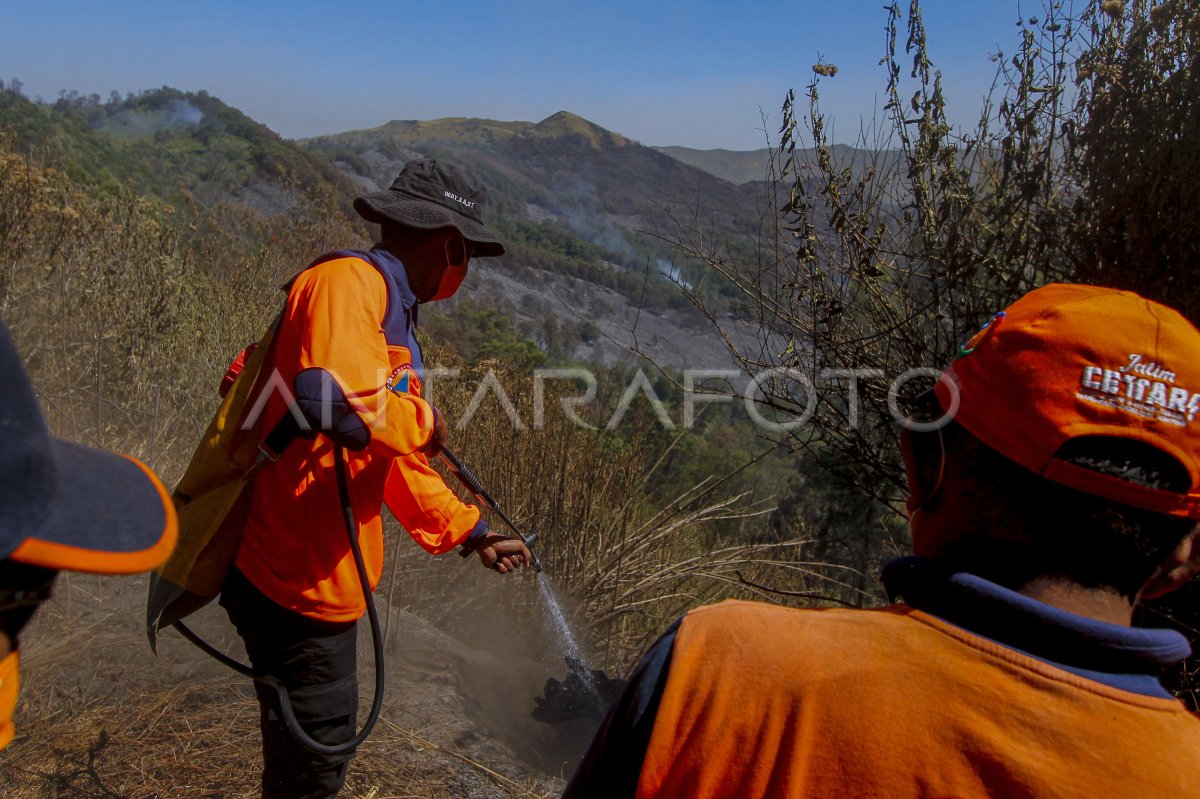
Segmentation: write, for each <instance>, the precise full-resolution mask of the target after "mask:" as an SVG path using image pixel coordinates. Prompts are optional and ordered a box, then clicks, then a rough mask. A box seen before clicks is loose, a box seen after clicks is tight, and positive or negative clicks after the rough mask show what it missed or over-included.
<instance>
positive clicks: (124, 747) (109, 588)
mask: <svg viewBox="0 0 1200 799" xmlns="http://www.w3.org/2000/svg"><path fill="white" fill-rule="evenodd" d="M431 560H432V559H431ZM439 560H440V559H439ZM456 560H457V559H456ZM448 567H449V565H448V566H447V567H443V568H448ZM460 570H461V566H460V567H459V569H456V571H460ZM487 577H488V575H486V574H485V575H484V578H485V579H486V578H487ZM145 590H146V580H145V578H144V577H142V578H138V579H113V578H97V577H89V576H84V575H78V574H73V575H68V574H64V575H62V576H61V577H60V578H59V584H58V586H57V588H56V591H55V597H54V599H53V600H52V601H51V602H49V603H47V605H45V606H44V607H43V608H42V609H41V610H40V611H39V613H38V616H37V617H36V618H35V620H34V622H33V623H32V624H31V625H30V627H29V628H28V630H27V631H26V633H25V634H24V635H23V636H22V641H21V645H22V646H21V654H22V680H23V686H22V692H21V699H20V704H19V706H18V709H17V716H16V722H17V735H18V737H17V739H16V740H15V741H14V742H13V744H12V745H10V746H9V747H8V748H7V749H6V750H5V751H4V752H3V753H0V787H2V790H0V793H2V795H3V796H4V797H6V798H7V799H34V798H35V797H36V798H37V799H43V798H48V797H66V796H72V797H95V798H96V799H117V797H120V798H121V799H151V797H153V798H154V799H167V798H168V797H181V798H182V797H189V798H190V797H206V798H210V799H217V798H218V797H229V798H230V799H233V798H234V797H254V796H257V782H258V773H259V769H260V767H261V766H260V757H259V738H258V730H257V726H258V708H257V703H256V702H255V701H254V698H253V690H252V688H251V686H250V684H249V681H248V680H246V679H244V678H242V677H240V676H238V675H235V674H232V673H230V672H228V671H226V670H225V669H224V668H223V667H222V666H220V665H219V664H217V663H215V662H213V661H211V660H209V659H208V658H207V657H206V656H204V655H202V654H201V653H199V651H198V650H196V649H195V648H193V647H192V646H191V645H190V644H188V643H187V642H186V641H184V640H183V639H181V638H180V637H179V636H178V635H177V634H176V633H175V632H174V631H167V632H165V633H164V634H163V635H162V636H161V638H160V645H159V654H158V656H157V657H155V656H154V655H153V654H152V653H151V651H150V649H149V646H148V645H147V642H146V639H145V637H144V635H143V632H142V630H143V617H144V609H143V607H144V597H145ZM493 590H494V589H493ZM499 590H504V591H508V592H510V593H514V592H518V591H521V590H523V586H521V585H520V584H516V583H514V582H509V583H508V584H506V585H504V586H503V587H502V588H500V589H499ZM397 593H399V592H397ZM475 599H476V600H478V597H476V598H475ZM381 600H382V602H383V603H384V604H386V602H387V598H386V594H385V595H384V596H382V597H381ZM467 607H470V606H469V605H467ZM383 613H384V615H385V616H386V617H388V644H387V656H388V660H387V663H388V688H387V693H386V696H385V705H384V712H383V715H382V718H381V720H380V722H379V725H378V726H377V727H376V728H375V732H374V734H373V735H372V736H371V738H370V739H369V740H368V741H367V743H366V744H364V745H363V746H362V748H361V749H360V750H359V753H358V756H357V757H356V759H355V761H354V763H353V765H352V766H351V772H350V779H349V782H348V784H347V787H346V789H345V790H344V791H343V792H342V796H343V797H352V798H353V799H399V798H400V797H421V798H422V799H441V798H442V797H456V798H458V797H472V798H474V797H478V798H479V799H507V798H509V797H549V796H555V795H557V794H558V793H559V792H560V791H561V788H562V786H563V779H562V777H563V776H564V775H567V776H569V774H570V771H571V769H572V768H573V767H574V764H575V762H577V759H578V757H579V755H580V754H581V752H582V749H583V747H584V746H586V742H587V740H588V739H589V738H590V736H591V733H592V731H593V729H594V727H595V722H594V721H591V722H589V721H586V720H582V721H576V722H572V723H571V724H568V725H546V724H544V723H542V722H538V721H535V720H534V719H533V718H532V716H531V712H532V710H533V708H534V706H535V703H534V697H535V696H536V695H537V694H538V693H539V691H540V690H541V689H542V687H543V685H544V683H545V680H546V678H547V676H550V675H551V674H552V673H553V672H555V671H557V672H558V673H559V676H562V672H564V671H565V667H564V666H562V665H561V664H554V663H553V662H552V660H553V658H547V657H544V656H543V657H541V658H538V657H535V656H533V655H531V653H534V652H539V651H541V649H542V646H543V645H542V643H541V640H540V638H539V636H537V635H534V634H533V633H532V632H531V633H530V635H531V636H532V637H533V638H535V639H537V640H535V641H533V642H531V641H522V640H520V639H521V637H522V635H523V633H522V630H531V629H532V627H533V626H535V625H531V624H530V620H529V619H524V620H523V624H519V625H518V624H513V623H510V624H507V625H498V626H497V627H496V633H497V636H498V637H499V638H500V639H501V640H503V641H507V646H500V647H497V646H496V645H495V644H496V638H497V636H492V637H489V636H486V635H477V636H471V637H470V638H469V639H468V640H469V642H468V641H464V640H461V639H460V638H456V637H454V636H452V635H450V634H448V633H447V632H444V631H443V630H440V629H439V628H438V627H437V626H435V625H434V624H433V623H431V620H430V619H429V618H428V616H426V617H422V616H419V615H417V614H416V613H414V612H410V611H407V610H402V609H400V608H398V607H394V606H393V607H390V608H385V609H384V611H383ZM193 619H194V622H195V623H194V625H193V626H194V627H195V628H196V629H197V630H198V631H199V632H200V633H201V634H202V635H204V636H205V637H206V638H208V639H209V640H210V641H212V642H213V643H215V644H217V645H218V646H220V647H221V648H222V649H224V650H225V651H228V652H230V653H231V654H235V655H236V656H239V657H241V656H243V651H242V649H241V646H240V642H239V641H238V639H237V636H236V635H235V634H234V633H233V631H232V628H231V627H230V625H229V623H228V621H227V620H226V619H225V617H224V613H223V611H221V610H220V608H217V607H215V606H214V607H210V608H206V609H205V610H203V611H201V613H199V614H197V616H195V617H193ZM443 626H448V627H449V628H451V629H453V628H454V627H455V626H458V627H461V626H462V625H461V624H459V625H443ZM460 635H461V633H460ZM359 639H360V643H359V662H360V664H362V666H363V671H362V673H361V674H360V682H361V684H362V690H363V695H362V697H361V701H362V707H364V708H366V707H369V703H370V701H371V691H372V689H373V682H374V675H373V673H372V669H371V668H370V663H371V652H370V639H369V633H368V632H367V630H366V629H365V627H364V628H361V629H360V636H359ZM506 649H507V650H508V651H505V650H506ZM514 653H519V654H514ZM364 712H365V711H364Z"/></svg>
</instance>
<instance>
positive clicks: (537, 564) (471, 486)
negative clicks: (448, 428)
mask: <svg viewBox="0 0 1200 799" xmlns="http://www.w3.org/2000/svg"><path fill="white" fill-rule="evenodd" d="M439 454H440V455H441V456H442V460H443V461H445V463H446V465H447V466H449V467H450V471H452V472H454V476H455V477H457V478H458V480H459V482H460V483H462V484H463V485H464V486H466V487H467V490H468V491H470V492H471V493H472V494H474V495H475V496H476V497H478V498H479V501H480V502H482V503H483V504H484V505H487V506H488V508H489V509H490V510H491V511H492V512H493V513H495V514H496V515H497V516H499V517H500V519H501V520H502V521H503V522H504V524H505V525H506V526H507V527H508V529H509V530H511V531H512V532H513V534H514V535H515V536H516V537H517V538H519V539H521V541H522V543H524V544H525V546H526V547H528V548H529V555H530V557H531V558H533V570H534V571H535V572H540V571H541V570H542V562H541V561H540V560H538V556H537V554H536V553H535V552H534V551H533V545H534V544H535V543H536V542H537V534H536V533H530V534H529V535H526V534H525V533H523V532H521V531H520V530H519V529H518V528H517V525H515V524H513V520H512V519H510V518H508V514H506V513H505V512H504V511H503V510H501V509H500V503H499V502H497V501H496V500H495V499H493V498H492V495H491V494H489V493H488V490H487V489H486V488H484V487H483V482H482V481H481V480H480V479H479V478H478V477H477V476H476V475H475V472H474V471H472V470H471V467H470V466H467V465H466V464H465V463H463V462H462V461H461V460H459V459H458V456H457V455H455V454H454V453H453V452H451V451H450V450H449V449H447V448H446V447H442V449H441V450H440V452H439ZM470 554H471V553H470V552H469V551H466V550H464V551H463V552H462V556H463V557H464V558H465V557H466V556H468V555H470Z"/></svg>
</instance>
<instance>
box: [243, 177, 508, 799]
mask: <svg viewBox="0 0 1200 799" xmlns="http://www.w3.org/2000/svg"><path fill="white" fill-rule="evenodd" d="M486 203H487V189H486V188H485V186H484V185H483V183H482V182H481V181H480V180H479V179H478V178H477V177H475V176H474V175H473V174H471V173H470V172H468V171H467V170H465V169H462V168H461V167H458V166H455V165H453V164H448V163H446V162H444V161H439V160H437V159H431V158H426V159H418V160H414V161H410V162H409V163H407V164H406V165H405V166H404V168H403V169H402V170H401V172H400V174H399V176H397V178H396V180H395V181H394V182H393V183H392V185H391V186H390V187H389V188H388V189H387V190H385V191H380V192H375V193H372V194H367V195H365V196H363V197H359V198H358V199H357V200H355V203H354V207H355V209H356V210H357V211H358V212H359V214H360V215H362V216H363V217H364V218H365V219H367V220H368V221H370V222H375V223H378V224H379V225H380V231H381V236H380V243H379V244H378V245H376V246H375V247H374V248H373V249H371V250H370V251H339V252H334V253H329V254H327V255H324V256H322V257H321V258H318V259H317V260H316V261H315V262H314V263H313V264H311V265H309V266H308V267H307V268H306V269H305V270H303V271H302V272H301V273H300V274H299V275H297V276H296V277H295V278H294V279H293V280H292V281H291V283H290V284H289V285H288V287H287V288H288V296H287V302H286V305H285V308H284V311H283V316H282V317H281V320H280V322H279V326H278V328H277V330H276V333H275V336H274V339H273V341H272V343H271V344H270V347H271V350H270V352H269V354H268V356H267V360H266V361H265V362H264V366H263V368H264V370H267V371H268V372H269V373H271V374H272V376H273V378H275V382H276V384H277V385H282V386H285V387H289V388H294V389H295V393H294V394H289V392H287V391H278V392H272V393H271V394H270V395H269V397H268V400H267V402H266V404H265V410H264V413H265V414H266V416H265V418H266V420H267V424H268V428H269V427H270V426H272V425H274V424H276V421H277V420H280V419H282V418H284V417H285V416H286V415H287V414H289V413H291V412H292V410H293V408H292V406H291V402H292V400H296V401H298V402H299V403H300V404H301V405H303V404H304V403H305V402H306V397H311V398H316V400H314V401H318V404H319V399H320V398H321V397H322V396H328V395H332V394H338V395H339V396H342V397H344V398H345V400H346V403H345V404H346V408H343V409H341V410H339V411H337V413H338V418H339V419H340V421H339V422H338V423H337V424H336V425H335V427H337V430H327V431H325V432H324V433H323V434H322V435H319V436H315V437H310V438H303V439H297V440H295V441H293V442H292V443H291V444H289V445H288V446H287V447H286V449H284V451H283V452H281V453H279V457H278V459H277V460H276V461H275V462H273V463H270V464H269V465H267V466H265V467H264V468H262V469H261V470H259V471H258V472H257V473H256V474H255V476H254V480H253V483H252V484H251V485H250V487H249V494H250V496H249V499H248V502H249V511H248V515H247V520H246V523H245V527H244V533H243V536H242V540H241V544H240V548H239V550H238V553H237V557H236V561H235V565H234V568H233V569H232V570H231V572H230V574H229V576H228V578H227V579H226V581H225V583H224V586H223V588H222V590H221V599H220V602H221V605H222V606H224V607H225V609H226V611H227V612H228V614H229V618H230V620H231V621H232V622H233V623H234V625H235V626H236V627H237V630H238V633H239V635H241V637H242V640H243V641H244V643H245V645H246V651H247V654H248V655H249V657H250V661H251V663H252V664H253V666H254V668H255V670H256V671H258V672H259V673H261V674H266V675H270V676H272V677H274V678H276V679H278V680H279V681H281V682H282V683H283V684H284V686H285V687H286V688H287V692H288V695H289V697H290V700H291V705H292V709H293V710H294V711H295V714H296V718H297V719H298V720H299V722H300V726H301V728H302V729H303V730H304V731H305V732H306V733H307V734H308V735H309V736H311V737H312V738H313V739H315V740H316V741H318V742H319V743H321V744H325V745H341V744H344V743H346V742H347V741H349V740H350V739H351V738H353V737H354V734H355V727H356V717H357V707H358V679H357V662H356V640H357V638H356V635H357V634H356V623H357V621H358V619H359V618H360V617H361V616H362V615H363V613H364V611H365V609H366V597H365V596H364V595H363V588H362V585H361V583H360V580H359V575H358V570H357V568H356V565H355V561H354V558H353V556H352V552H351V549H350V545H349V541H348V540H347V534H346V527H345V518H344V516H343V505H342V500H341V496H340V492H339V488H338V474H337V465H336V460H335V455H334V448H335V446H345V447H346V448H347V449H349V450H351V451H350V452H349V453H348V455H347V459H346V467H347V473H348V495H349V498H350V500H351V502H352V503H353V507H352V508H351V515H352V517H353V521H354V523H355V524H356V525H357V528H358V540H359V545H360V548H361V550H362V556H363V561H364V565H365V567H366V572H367V577H368V581H369V585H370V588H371V589H374V587H375V586H376V585H377V583H378V581H379V577H380V574H381V572H382V568H383V524H382V519H381V516H380V510H381V506H382V505H383V504H386V505H387V506H388V508H389V509H390V510H391V512H392V514H393V515H394V516H395V517H396V518H397V519H398V520H399V521H400V523H401V525H402V526H403V527H404V529H405V530H406V531H407V532H408V533H409V535H410V536H412V537H413V539H414V540H416V541H417V543H418V544H420V546H422V547H423V548H424V549H426V550H427V551H429V552H430V553H432V554H441V553H444V552H448V551H451V550H453V549H455V548H459V549H460V551H462V552H464V554H466V553H469V552H477V553H478V554H479V558H480V561H481V562H482V564H483V565H484V566H486V567H489V568H494V569H496V570H497V571H499V572H500V573H502V574H503V573H506V572H511V571H512V570H514V569H516V568H517V567H519V566H521V565H524V564H527V563H528V562H529V559H530V557H531V556H530V553H529V550H528V548H527V547H526V546H525V544H524V543H523V542H521V541H520V540H518V539H512V538H509V537H508V536H503V535H499V534H496V533H494V532H492V531H491V530H490V529H489V527H488V525H487V523H486V522H485V521H484V520H483V519H482V518H481V517H480V511H479V508H478V507H476V506H475V505H469V504H465V503H463V502H462V501H460V500H459V498H458V497H457V496H456V495H455V493H454V492H453V491H451V490H450V488H448V487H447V486H446V484H445V482H444V481H443V480H442V478H441V476H440V475H439V474H438V472H437V471H435V470H434V469H433V467H432V466H431V465H430V463H429V458H430V457H431V456H433V455H435V454H436V453H437V452H438V451H439V449H440V448H441V447H442V446H444V445H445V441H446V425H445V422H444V421H443V420H442V418H441V415H440V414H439V413H438V412H437V410H436V409H434V408H433V407H432V406H431V405H430V404H429V403H428V402H426V400H425V399H424V398H423V397H422V380H423V377H424V374H423V370H424V367H423V363H422V358H421V348H420V346H419V345H418V343H417V339H416V334H415V329H416V324H417V316H418V311H419V308H420V306H421V305H422V304H424V303H427V302H433V301H436V300H443V299H447V298H449V297H451V296H453V295H454V294H455V292H456V291H457V290H458V288H459V286H460V285H461V284H462V282H463V280H464V278H465V277H466V275H467V271H468V264H469V261H470V259H471V258H473V257H486V256H499V255H502V254H503V253H504V245H503V244H502V243H501V242H500V241H499V240H498V239H497V238H496V237H495V236H494V235H493V234H492V232H491V231H490V230H489V229H488V228H487V227H486V226H485V225H484V209H485V206H486ZM306 381H309V382H307V383H306ZM306 386H307V389H306ZM306 391H307V394H306ZM347 408H352V410H350V411H347V410H346V409H347ZM326 410H328V409H326ZM313 412H314V415H315V416H316V417H318V418H320V417H322V416H323V413H324V411H322V410H321V409H316V410H314V411H313ZM339 431H340V432H339ZM255 688H256V691H257V694H258V700H259V706H260V711H261V729H262V735H263V773H262V795H263V796H264V797H266V798H267V799H319V798H320V797H332V796H336V795H337V793H338V792H339V791H340V789H341V787H342V785H343V784H344V782H345V779H346V775H347V770H348V767H349V763H350V760H351V758H352V757H353V753H352V752H347V753H344V754H317V753H314V752H312V751H310V750H309V749H308V748H305V747H304V746H302V745H301V744H300V743H299V742H297V741H296V740H295V739H294V738H293V737H292V735H291V734H290V733H289V732H288V730H287V728H286V725H285V723H284V721H283V719H282V716H281V708H280V707H279V706H278V700H277V696H276V693H275V691H274V690H273V689H271V688H268V687H266V686H264V685H263V684H262V683H260V682H256V683H255Z"/></svg>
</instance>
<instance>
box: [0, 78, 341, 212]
mask: <svg viewBox="0 0 1200 799" xmlns="http://www.w3.org/2000/svg"><path fill="white" fill-rule="evenodd" d="M0 131H3V132H4V134H5V135H7V136H10V137H11V138H12V139H13V142H14V144H15V145H16V146H17V147H18V148H20V149H22V150H25V151H29V152H32V153H35V154H37V155H38V156H40V157H44V158H47V159H49V160H50V161H51V162H52V163H57V164H59V165H60V167H61V168H63V169H65V170H66V171H67V172H68V173H69V174H70V175H71V177H72V178H74V179H76V180H77V181H79V182H80V183H82V184H86V185H91V186H99V187H109V188H110V189H115V188H116V187H118V186H121V185H124V186H128V187H130V188H132V189H134V190H135V191H137V192H138V193H139V194H142V195H145V196H149V197H154V198H158V199H160V200H162V201H164V202H171V203H180V202H186V201H194V202H198V203H200V204H201V205H211V204H213V203H218V202H224V201H230V200H232V201H236V202H239V203H242V204H244V205H249V206H252V207H254V208H257V209H259V210H261V211H265V212H281V211H285V210H287V209H288V208H289V207H291V206H293V205H294V204H296V203H297V202H299V201H300V198H301V197H305V198H307V199H308V200H311V199H312V198H314V197H323V198H326V199H328V200H329V201H330V202H331V203H334V204H335V205H337V207H339V208H340V209H341V210H343V211H344V213H346V214H347V215H348V217H349V215H351V214H352V211H351V209H350V206H349V202H348V199H347V198H348V197H349V196H350V195H352V194H353V192H354V190H355V186H354V184H352V183H351V182H349V181H348V180H347V179H346V178H345V176H344V175H342V173H341V172H340V171H339V170H338V169H336V168H335V167H334V166H333V165H332V164H330V163H329V162H328V161H325V160H323V159H321V158H317V157H314V156H313V155H311V154H310V153H308V152H307V151H305V150H303V149H301V148H299V147H297V146H296V145H295V144H294V143H293V142H290V141H288V140H286V139H283V138H281V137H280V136H279V135H278V134H276V133H274V132H273V131H271V130H270V129H269V128H267V127H266V126H265V125H262V124H260V123H258V122H255V121H254V120H252V119H250V118H249V117H248V116H246V115H245V114H243V113H242V112H241V111H238V110H237V109H235V108H232V107H230V106H228V105H226V104H225V103H223V102H221V101H220V100H218V99H217V98H215V97H212V96H211V95H209V94H207V93H205V92H202V91H201V92H196V93H192V92H181V91H178V90H175V89H170V88H163V89H156V90H153V91H148V92H143V93H141V94H137V95H133V94H130V95H127V96H126V97H124V98H122V97H121V96H120V95H118V94H116V93H114V94H113V95H112V96H111V97H110V98H109V99H108V100H107V101H105V102H101V100H100V98H99V97H97V96H95V95H91V96H87V97H84V96H80V95H76V94H74V93H64V94H63V96H62V97H61V98H60V99H59V100H58V101H56V102H54V103H47V104H42V103H35V102H33V101H31V100H29V99H26V98H25V97H24V96H22V95H21V93H20V91H19V89H17V90H14V89H13V88H11V87H10V88H8V89H6V90H3V91H0Z"/></svg>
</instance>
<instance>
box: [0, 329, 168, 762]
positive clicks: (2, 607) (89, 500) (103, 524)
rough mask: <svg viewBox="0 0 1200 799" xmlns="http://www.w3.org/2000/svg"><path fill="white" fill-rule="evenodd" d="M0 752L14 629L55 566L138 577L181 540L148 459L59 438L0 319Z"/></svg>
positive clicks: (8, 708) (11, 682)
mask: <svg viewBox="0 0 1200 799" xmlns="http://www.w3.org/2000/svg"><path fill="white" fill-rule="evenodd" d="M0 386H3V390H0V749H3V748H4V747H5V746H7V745H8V744H9V743H11V742H12V740H13V738H14V736H15V734H16V730H15V727H14V723H13V713H14V710H15V708H16V705H17V690H18V684H19V680H18V671H19V647H18V636H19V635H20V634H21V630H22V628H24V627H25V625H26V624H27V623H28V622H29V620H30V618H31V617H32V616H33V613H34V611H35V610H37V607H38V605H40V604H41V603H42V602H44V601H46V599H48V598H49V596H50V590H51V588H52V587H53V584H54V578H55V577H56V576H57V574H58V572H59V571H62V570H68V571H80V572H90V573H94V574H133V573H136V572H143V571H149V570H150V569H153V568H155V567H156V566H159V565H160V564H161V563H162V562H163V561H165V560H166V559H167V557H168V556H169V555H170V554H171V551H172V549H174V547H175V540H176V535H177V524H176V518H175V506H174V505H173V504H172V503H171V500H170V496H169V494H168V493H167V491H166V489H164V488H163V485H162V483H160V482H159V480H158V478H157V477H155V476H154V474H153V473H152V472H151V471H150V470H149V469H148V468H147V467H146V466H145V464H143V463H141V462H139V461H137V460H134V459H133V458H131V457H128V456H121V455H114V454H111V453H108V452H103V451H100V450H96V449H92V448H90V447H84V446H81V445H79V444H73V443H71V442H68V441H63V440H61V439H57V438H54V437H52V436H51V435H50V433H49V431H48V430H47V429H46V424H45V422H44V421H43V420H42V415H41V411H40V410H39V409H38V405H37V399H36V398H35V397H34V394H33V387H32V386H31V385H30V383H29V379H28V377H27V376H26V374H25V369H24V367H23V366H22V365H21V360H20V358H19V356H18V355H17V351H16V348H15V347H14V346H13V342H12V339H11V338H10V337H9V335H8V330H7V328H5V327H4V325H3V323H0Z"/></svg>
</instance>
